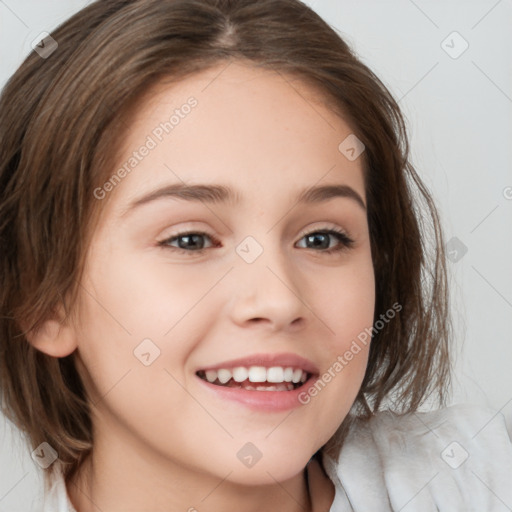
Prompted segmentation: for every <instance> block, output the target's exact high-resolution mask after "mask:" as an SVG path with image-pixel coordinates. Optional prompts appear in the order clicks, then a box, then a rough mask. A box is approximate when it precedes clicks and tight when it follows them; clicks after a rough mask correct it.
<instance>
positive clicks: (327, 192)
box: [121, 183, 366, 216]
mask: <svg viewBox="0 0 512 512" xmlns="http://www.w3.org/2000/svg"><path fill="white" fill-rule="evenodd" d="M334 197H344V198H348V199H353V200H354V201H355V202H356V203H357V204H358V205H359V206H360V207H361V208H362V209H363V210H364V211H365V212H366V205H365V204H364V201H363V199H362V198H361V196H360V195H359V194H358V193H357V192H356V191H355V190H354V189H353V188H352V187H350V186H348V185H341V184H330V185H322V186H317V187H309V188H306V189H304V190H302V191H301V192H300V193H299V195H298V197H297V203H298V204H316V203H321V202H324V201H328V200H329V199H332V198H334ZM163 198H175V199H182V200H185V201H194V202H205V203H212V204H216V203H230V204H233V205H235V204H239V203H240V202H241V200H242V196H241V194H240V193H239V192H238V191H235V190H233V189H232V188H231V187H228V186H226V185H210V184H208V185H206V184H196V185H187V184H184V183H175V184H172V185H167V186H165V187H162V188H159V189H156V190H154V191H152V192H149V193H148V194H146V195H144V196H142V197H140V198H138V199H136V200H134V201H133V202H131V203H130V204H129V206H128V208H126V209H125V210H124V211H123V213H122V214H121V216H125V215H126V214H128V213H129V212H131V211H133V210H134V209H136V208H138V207H139V206H141V205H144V204H147V203H150V202H153V201H156V200H158V199H163Z"/></svg>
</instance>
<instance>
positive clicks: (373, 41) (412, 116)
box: [0, 0, 512, 512]
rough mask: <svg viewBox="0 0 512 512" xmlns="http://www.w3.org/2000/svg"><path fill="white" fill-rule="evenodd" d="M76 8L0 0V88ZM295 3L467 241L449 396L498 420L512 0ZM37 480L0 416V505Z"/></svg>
mask: <svg viewBox="0 0 512 512" xmlns="http://www.w3.org/2000/svg"><path fill="white" fill-rule="evenodd" d="M87 3H89V2H84V1H78V0H37V1H35V0H32V1H29V0H0V43H1V44H0V86H3V84H4V83H5V81H6V80H7V78H8V77H9V76H10V75H11V74H12V73H13V72H14V71H15V69H16V68H17V66H19V64H20V63H21V62H22V60H23V58H24V57H25V56H26V55H27V53H28V52H29V51H30V45H31V42H32V41H33V40H34V39H35V38H37V36H38V35H39V34H40V33H41V32H43V31H46V32H51V31H52V30H53V29H54V28H55V27H56V26H57V25H58V24H60V23H61V22H62V21H64V20H65V19H67V18H68V17H69V16H70V15H71V14H73V13H75V12H76V11H78V10H79V9H80V8H81V7H83V6H85V5H86V4H87ZM306 3H307V4H308V5H310V6H311V7H313V8H314V9H315V10H316V11H317V12H318V13H319V14H320V15H321V16H322V17H323V18H324V19H326V20H327V21H328V22H329V23H330V24H331V25H332V26H334V27H335V28H336V29H337V30H338V31H339V32H340V34H341V35H342V37H344V38H345V40H346V41H347V42H348V43H349V44H350V45H351V46H352V47H353V48H354V49H355V50H356V52H357V54H358V56H359V57H360V58H361V59H362V61H363V62H365V63H366V64H367V65H369V67H370V68H371V69H372V70H373V71H374V72H375V73H376V74H377V75H378V76H379V77H380V78H381V80H382V81H383V82H384V83H385V84H386V85H387V86H388V87H389V89H390V90H391V92H392V93H393V94H394V96H395V97H396V98H397V99H399V100H400V101H399V104H400V106H401V107H402V109H403V111H404V113H405V115H406V117H407V119H408V128H409V133H410V138H411V148H412V159H413V163H414V164H415V166H416V168H417V170H418V172H419V174H420V175H421V176H422V178H423V179H424V181H425V182H426V184H427V186H428V187H429V188H430V189H431V191H432V193H433V195H434V197H435V199H436V200H437V204H438V206H439V210H440V213H441V216H442V222H443V227H444V229H445V236H446V240H447V241H448V240H450V239H452V238H453V237H456V238H458V239H459V240H460V241H461V242H462V243H463V244H464V245H465V246H466V247H467V253H466V254H465V255H464V257H462V258H461V259H460V260H459V261H457V262H450V265H449V266H450V272H451V292H452V309H453V314H454V325H455V331H456V346H455V347H454V353H455V355H456V371H455V384H456V389H455V394H454V396H453V399H452V403H458V402H472V403H480V404H486V405H490V406H491V407H493V408H494V409H495V410H496V411H498V410H499V411H501V412H502V413H504V414H505V416H506V417H507V419H508V422H509V427H510V426H511V425H512V371H511V369H510V366H511V362H512V336H511V334H510V333H511V330H512V329H511V328H512V264H511V262H512V237H511V235H512V230H511V226H512V169H511V162H512V66H511V63H512V32H511V31H510V27H511V26H512V0H499V1H496V0H479V1H475V0H473V1H468V0H459V1H453V0H452V1H443V2H439V1H434V0H431V1H426V0H414V1H413V0H392V1H382V0H372V1H364V2H363V1H360V0H359V1H357V0H308V1H307V2H306ZM454 31H456V32H458V33H459V34H460V36H462V38H463V39H464V40H465V41H467V43H468V44H469V47H468V49H467V50H466V51H465V52H464V53H462V54H461V55H460V56H458V58H452V56H450V55H449V54H448V53H447V52H446V51H445V49H446V50H448V51H449V52H451V53H452V55H455V52H458V51H459V50H460V49H461V48H462V46H461V45H462V44H463V41H462V40H461V39H460V38H459V39H458V36H453V35H451V36H450V34H452V33H453V32H454ZM448 36H450V37H448ZM447 38H448V39H447ZM443 41H445V43H444V44H443ZM450 47H451V48H450ZM507 187H510V188H507ZM452 243H453V242H452ZM454 256H455V255H454ZM40 485H41V479H40V477H39V476H38V470H36V468H35V466H34V464H33V463H32V460H31V458H30V453H29V451H28V449H27V448H25V447H24V446H23V444H22V442H21V440H20V439H19V436H18V435H16V434H13V432H12V430H11V428H10V427H9V425H8V424H7V423H5V422H4V421H0V512H2V511H3V512H6V511H9V512H16V511H20V512H21V511H23V512H26V511H27V510H29V509H30V510H33V509H34V508H33V505H31V503H32V500H33V499H34V498H35V497H36V495H37V494H38V492H39V490H40Z"/></svg>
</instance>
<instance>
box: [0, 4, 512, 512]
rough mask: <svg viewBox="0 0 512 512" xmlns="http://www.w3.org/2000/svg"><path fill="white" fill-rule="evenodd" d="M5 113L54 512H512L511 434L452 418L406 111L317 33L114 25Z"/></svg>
mask: <svg viewBox="0 0 512 512" xmlns="http://www.w3.org/2000/svg"><path fill="white" fill-rule="evenodd" d="M0 112H1V114H0V157H1V158H0V182H1V186H0V194H1V196H0V239H1V241H2V253H1V256H0V258H1V265H2V267H1V268H2V287H1V291H0V297H1V304H2V313H1V320H0V326H1V339H0V346H1V352H0V354H1V357H0V365H1V377H0V379H1V381H0V382H1V390H2V393H3V398H4V404H5V413H6V414H7V415H8V417H10V418H11V419H12V420H13V421H14V422H15V423H16V424H17V425H18V426H19V428H20V429H21V430H22V431H24V432H26V433H27V434H28V436H29V438H30V440H31V443H32V450H33V452H32V456H33V458H34V460H35V461H36V462H37V463H38V464H39V466H40V467H41V468H43V470H44V472H45V478H46V503H45V512H50V511H52V512H69V511H76V512H89V511H97V510H101V511H103V512H113V511H124V512H127V511H133V512H134V511H137V512H142V511H147V512H149V511H151V512H157V511H158V512H167V511H182V510H188V511H194V510H197V511H202V510H208V511H224V512H226V511H230V510H233V511H234V510H240V509H242V510H244V511H260V510H279V511H280V512H283V511H284V512H288V511H289V512H292V511H299V510H301V511H302V510H307V511H315V512H320V511H327V510H332V511H345V510H354V511H365V512H367V511H370V510H371V511H381V510H382V511H384V510H404V511H405V510H415V511H423V510H424V511H427V510H428V511H430V510H442V511H453V510H479V511H483V510H486V511H488V510H506V508H503V507H509V508H510V507H512V494H511V486H510V483H511V475H512V444H511V442H510V438H509V437H508V434H507V431H506V429H505V424H504V421H503V419H502V417H501V416H500V415H496V414H495V413H494V412H493V411H488V410H486V409H481V408H478V407H473V406H470V405H458V406H452V407H449V408H443V405H445V404H446V396H447V392H448V381H449V368H450V363H449V350H450V345H449V342H450V324H449V320H448V316H447V309H448V295H447V289H446V268H445V260H444V252H443V237H442V233H441V229H440V224H439V220H438V217H437V213H436V209H435V206H434V203H433V200H432V198H431V196H430V194H429V192H428V191H427V190H426V188H425V186H424V185H423V184H422V182H421V180H420V178H419V177H418V175H417V174H416V172H415V170H414V169H413V168H412V166H411V165H410V163H409V161H408V147H407V136H406V132H405V129H404V123H403V119H402V116H401V114H400V111H399V109H398V106H397V104H396V103H395V101H394V100H393V98H392V97H391V95H390V94H389V92H388V91H387V90H386V89H385V87H384V86H383V85H382V83H381V82H380V81H379V79H378V78H377V77H376V76H375V75H374V74H373V73H372V72H371V71H370V70H369V69H368V68H367V67H365V66H364V65H363V64H362V63H361V62H360V61H358V60H357V59H356V58H355V56H354V55H353V54H352V53H351V51H350V49H349V48H348V47H347V45H346V44H345V43H344V42H343V41H342V40H341V39H340V37H339V36H338V35H337V34H336V33H335V32H334V31H333V30H332V29H331V28H330V27H329V26H328V25H327V24H326V23H325V22H324V21H322V20H321V19H320V18H319V17H318V16H317V15H316V14H315V13H314V12H313V11H312V10H310V9H309V8H307V7H306V6H305V5H303V4H302V3H301V2H299V1H298V0H257V1H248V0H187V1H184V0H102V1H99V2H94V3H92V4H91V5H89V6H87V7H86V8H85V9H83V10H82V11H80V12H79V13H78V14H76V15H75V16H73V17H72V18H71V19H70V20H68V21H67V22H65V23H64V24H63V25H61V26H60V27H59V28H58V29H57V30H55V31H54V32H53V33H52V35H51V37H50V38H47V39H46V40H45V41H43V43H42V45H40V47H39V48H36V50H35V51H34V52H33V53H32V54H31V55H30V56H29V57H28V58H27V59H26V61H25V62H24V63H23V65H22V66H21V67H20V68H19V69H18V71H17V72H16V73H15V74H14V75H13V77H12V78H11V80H10V81H9V83H8V84H7V86H6V87H5V89H4V91H3V93H2V96H1V98H0ZM421 207H423V209H421ZM420 216H421V218H420ZM429 221H430V223H429ZM429 236H432V237H433V240H434V241H435V247H434V252H433V253H429V252H428V251H427V239H428V237H429ZM432 397H437V398H438V399H439V405H440V406H441V408H440V409H438V410H435V411H432V412H428V413H427V412H418V410H419V408H420V406H421V405H422V404H424V402H425V401H426V400H427V399H428V398H432ZM500 507H501V508H500Z"/></svg>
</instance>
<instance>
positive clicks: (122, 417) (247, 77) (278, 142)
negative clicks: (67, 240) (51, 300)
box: [33, 62, 375, 512]
mask: <svg viewBox="0 0 512 512" xmlns="http://www.w3.org/2000/svg"><path fill="white" fill-rule="evenodd" d="M219 73H220V74H219ZM215 77H216V78H215ZM287 79H288V80H291V78H290V77H288V78H287ZM292 84H293V87H292V86H291V84H290V83H288V82H287V81H285V80H284V76H283V75H282V74H279V73H274V72H271V71H266V70H263V69H260V68H256V67H253V66H251V65H247V64H243V63H241V62H232V63H230V64H229V66H226V63H222V64H219V65H218V66H216V67H215V68H214V69H210V70H208V71H205V72H202V73H200V74H196V75H194V76H192V77H190V78H187V79H186V80H183V81H181V82H180V83H179V84H177V85H176V84H174V85H172V86H169V85H168V84H167V85H165V84H160V85H159V86H158V87H156V88H155V89H154V91H153V94H152V95H151V97H150V99H149V100H146V101H145V102H144V103H143V105H142V106H141V107H140V108H139V109H138V111H137V113H136V116H135V118H134V119H133V120H132V122H131V123H130V130H129V132H128V133H127V134H126V140H125V143H124V147H123V152H122V154H121V155H120V158H119V163H120V165H122V163H123V162H125V161H126V160H127V159H128V158H129V157H130V156H131V154H132V152H133V151H134V150H136V149H137V148H139V147H140V146H141V144H143V143H144V141H145V140H146V137H147V136H148V135H149V134H151V132H152V130H153V129H154V128H155V126H157V125H158V124H159V123H160V122H162V121H164V120H166V119H169V117H170V115H171V114H172V112H173V110H174V109H175V108H179V106H180V105H183V104H184V103H185V102H186V100H187V98H189V97H190V96H194V97H195V98H196V99H197V100H198V105H197V107H195V108H194V109H193V110H192V112H191V113H190V114H189V115H188V116H186V117H185V118H183V119H181V121H180V124H179V125H178V126H176V127H175V128H174V130H173V131H172V132H171V133H170V134H169V135H167V136H166V137H165V138H164V140H163V141H162V142H161V143H159V144H158V146H157V147H156V148H155V149H153V150H152V151H151V152H150V153H149V155H148V156H146V157H145V158H144V159H143V160H142V161H141V162H140V163H139V164H138V166H137V167H136V169H134V170H133V171H132V172H131V173H129V174H128V175H127V176H126V177H125V178H124V179H123V180H122V182H121V183H120V184H118V185H117V186H116V188H115V190H113V191H112V192H110V194H112V195H111V196H109V198H108V202H106V204H104V205H101V206H102V207H104V210H103V212H102V216H101V219H100V223H99V225H98V227H97V229H96V231H95V233H94V236H93V240H92V244H91V246H90V249H89V251H88V254H87V264H86V271H85V275H84V280H83V282H82V286H83V288H82V292H83V293H82V296H81V301H80V308H79V311H78V315H77V317H76V320H75V321H74V322H68V323H65V322H63V323H60V324H58V328H57V327H56V326H57V323H56V321H53V322H54V323H53V324H51V323H49V324H48V325H47V329H45V330H43V334H41V335H40V337H39V338H36V339H34V340H33V342H34V343H35V344H36V346H37V347H38V348H39V349H40V350H43V351H45V352H47V353H50V354H52V355H55V356H57V357H60V356H63V355H67V354H69V353H71V352H73V351H76V358H77V365H78V369H79V371H80V373H81V375H82V377H83V379H84V382H85V385H86V388H87V390H88V393H89V394H90V396H91V401H92V402H93V404H94V405H93V406H92V415H93V416H92V417H93V425H94V436H95V438H94V439H95V440H94V449H93V453H92V456H91V457H90V458H89V459H87V460H86V463H85V464H84V465H83V466H82V468H81V470H80V471H79V473H78V475H77V477H76V478H74V479H73V480H72V481H71V482H68V485H67V488H68V494H69V496H70V498H71V500H72V502H73V504H74V506H75V507H76V508H77V510H78V511H79V512H89V511H93V510H94V511H97V510H102V511H103V512H113V511H123V512H130V511H133V512H135V511H137V512H141V511H151V512H155V511H162V512H167V511H178V510H179V511H184V510H198V511H201V510H208V511H210V512H215V511H223V512H226V511H228V512H229V511H235V510H240V509H241V507H242V508H243V510H244V511H246V512H251V511H260V510H279V511H280V512H291V511H299V510H301V511H304V510H308V511H309V510H315V511H321V510H328V509H329V507H330V505H331V503H332V500H333V497H334V488H333V485H332V483H331V482H330V480H329V479H328V478H327V477H326V475H325V474H324V473H323V471H322V469H321V467H320V466H319V465H317V464H316V463H312V464H310V466H309V467H310V469H311V470H310V479H311V483H310V485H311V488H312V489H314V491H311V489H308V487H307V485H306V479H305V472H304V469H305V467H306V465H307V463H308V461H309V459H310V458H311V456H312V455H313V454H314V453H315V452H316V451H317V450H318V449H319V448H320V447H322V446H323V445H324V444H325V443H326V442H327V441H328V440H329V438H330V437H331V436H332V435H333V434H334V432H335V431H336V429H337V428H338V427H339V425H340V424H341V422H342V421H343V419H344V418H345V416H346V415H347V413H348V411H349V409H350V406H351V405H352V403H353V401H354V399H355V397H356V395H357V392H358V390H359V388H360V385H361V382H362V379H363V376H364V372H365V368H366V364H367V356H368V347H362V350H361V351H360V352H359V353H358V354H357V355H355V356H354V358H353V359H352V360H351V361H350V363H349V364H348V365H347V366H346V367H345V368H344V369H343V371H342V372H340V373H338V374H337V375H336V377H335V378H334V379H332V380H331V382H330V383H329V384H328V385H327V386H326V387H325V388H324V389H323V390H322V391H321V392H320V393H319V394H318V395H317V396H316V397H314V398H312V399H311V401H310V402H309V403H308V404H307V405H302V406H300V407H298V408H296V409H294V410H293V413H292V414H290V411H281V412H268V411H266V412H264V411H254V410H251V409H249V408H247V407H246V406H244V405H242V404H240V403H236V402H232V401H226V400H221V399H218V398H216V397H212V395H211V393H207V392H206V391H205V389H204V385H203V384H202V383H201V382H200V381H199V380H198V378H197V376H196V375H195V371H196V370H197V369H198V368H199V367H201V366H203V367H204V366H208V365H212V364H216V363H220V362H222V361H226V360H229V359H233V358H238V357H245V356H248V355H251V354H255V353H272V354H275V353H282V352H292V353H295V354H298V355H300V356H302V357H305V358H307V359H309V360H310V361H312V362H313V363H314V364H315V365H316V366H317V367H318V368H319V370H320V373H323V372H325V371H326V370H327V369H328V368H330V367H332V365H333V363H334V362H335V361H336V358H337V357H338V356H339V355H342V354H344V353H345V351H346V350H348V349H349V347H350V344H351V342H352V340H354V339H355V338H356V337H357V335H358V334H359V333H360V332H361V331H363V330H364V328H365V327H371V325H372V321H373V315H374V302H375V295H374V294H375V291H374V290H375V283H374V273H373V266H372V259H371V252H370V239H369V232H368V223H367V217H366V211H365V209H364V208H362V207H361V206H360V205H359V204H358V203H357V202H356V201H355V200H353V199H351V198H347V197H335V198H331V199H329V200H327V201H324V202H322V203H318V204H311V205H296V204H295V202H296V196H297V194H298V193H299V191H301V190H302V189H304V188H306V187H311V186H314V185H323V184H327V183H329V184H332V183H335V184H344V185H349V186H350V187H352V188H353V189H354V190H355V191H356V192H357V193H358V194H359V195H360V196H361V198H363V201H364V203H365V204H366V196H365V188H364V181H363V171H362V159H361V158H358V159H356V160H354V161H349V160H348V159H347V158H345V156H344V155H343V154H342V153H341V152H340V151H339V150H338V145H339V144H340V142H341V141H343V140H344V139H345V138H346V137H347V136H348V135H349V134H351V133H352V132H353V130H352V129H351V127H350V126H349V125H348V124H346V122H345V121H344V120H343V119H341V118H340V117H338V116H336V115H335V114H334V113H333V112H332V111H330V110H329V109H328V108H327V107H326V106H325V105H324V104H323V103H322V102H320V101H319V95H318V92H316V91H314V90H313V89H311V88H309V87H308V86H306V85H304V84H303V83H300V82H299V81H297V80H294V81H293V82H292ZM299 93H300V94H299ZM181 182H186V183H187V184H193V183H194V184H195V183H208V184H212V183H222V184H225V185H230V186H231V187H233V188H235V189H237V190H239V192H240V194H241V202H240V204H238V205H234V204H230V203H216V204H213V203H211V204H204V203H201V202H190V201H185V200H183V199H176V198H164V199H159V200H155V201H153V202H150V203H147V204H145V205H141V206H139V207H137V208H135V209H133V210H131V211H130V212H128V213H125V212H126V210H127V208H128V206H129V205H130V203H132V202H133V201H134V200H136V199H138V198H140V197H141V196H143V195H145V194H146V193H147V192H150V191H153V190H155V189H157V188H160V187H161V186H164V185H169V184H174V183H181ZM331 227H334V228H338V229H342V230H343V231H345V232H346V233H347V234H348V235H349V236H350V238H352V239H353V240H354V245H353V246H352V247H351V248H350V249H345V250H342V251H339V252H337V253H333V254H330V255H329V254H326V253H325V249H323V248H314V247H312V246H311V245H310V246H309V247H308V246H307V238H304V234H305V233H318V232H319V231H320V232H325V230H326V229H329V228H331ZM271 228H272V229H271ZM187 230H194V231H196V232H197V231H206V232H207V233H208V235H211V236H213V237H215V238H216V239H217V240H218V241H219V244H218V245H216V243H215V241H213V240H212V239H209V238H208V237H204V238H203V239H201V240H200V243H201V242H202V243H204V245H205V247H206V248H205V250H204V252H203V253H202V254H197V253H195V252H193V249H190V250H189V252H188V253H184V252H183V253H180V252H179V249H178V243H179V241H180V240H179V239H178V240H177V239H174V242H172V245H173V246H174V247H172V246H171V245H169V244H168V245H167V246H166V247H161V246H158V242H160V241H162V240H165V239H166V238H169V237H171V236H175V235H176V234H177V233H179V232H185V231H187ZM249 235H250V236H252V237H253V238H254V239H255V240H257V242H258V243H259V244H260V246H261V247H262V249H263V253H262V254H261V255H260V256H259V257H258V258H257V259H256V260H255V261H254V262H253V263H251V264H248V263H247V262H246V261H244V260H243V259H242V258H241V257H240V256H239V255H238V254H237V252H236V250H235V249H236V247H237V245H238V244H239V243H240V242H241V241H242V240H243V239H244V238H245V237H246V236H249ZM326 238H327V241H326V242H325V243H326V245H327V244H329V246H330V247H334V246H337V245H339V244H340V243H341V242H339V241H338V239H337V238H336V237H335V236H330V237H326ZM181 242H182V245H183V239H181ZM146 338H149V339H151V340H152V342H153V343H154V344H155V345H156V346H158V348H159V350H160V356H159V357H158V358H157V359H156V360H155V361H154V362H153V363H152V364H151V365H149V366H145V365H144V364H142V363H141V362H140V361H139V360H138V359H137V358H136V357H134V353H133V352H134V349H135V348H136V347H137V346H138V345H139V344H140V343H141V341H142V340H143V339H146ZM247 442H251V443H253V444H254V445H255V446H256V447H257V448H258V449H259V450H260V451H261V453H262V454H263V455H262V457H261V459H260V460H259V461H258V463H257V464H256V465H254V466H253V467H252V468H247V467H246V466H245V465H243V464H242V463H241V462H240V460H239V459H238V458H237V452H238V451H239V450H240V449H241V447H242V446H244V445H245V443H247Z"/></svg>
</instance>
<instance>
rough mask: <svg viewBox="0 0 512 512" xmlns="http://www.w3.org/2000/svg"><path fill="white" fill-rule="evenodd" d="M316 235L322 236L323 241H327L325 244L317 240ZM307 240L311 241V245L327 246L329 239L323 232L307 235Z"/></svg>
mask: <svg viewBox="0 0 512 512" xmlns="http://www.w3.org/2000/svg"><path fill="white" fill-rule="evenodd" d="M318 237H323V242H325V241H327V245H326V244H325V243H322V241H318ZM308 241H312V244H313V247H319V246H323V248H327V247H328V246H329V239H328V237H327V236H326V235H325V234H321V233H320V234H314V235H309V236H308Z"/></svg>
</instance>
